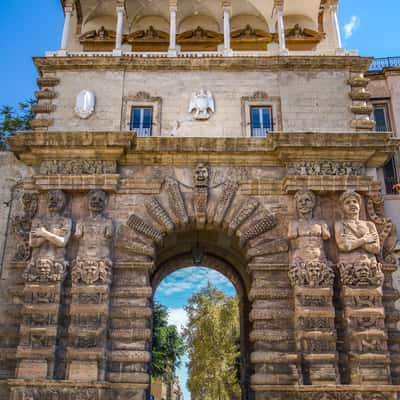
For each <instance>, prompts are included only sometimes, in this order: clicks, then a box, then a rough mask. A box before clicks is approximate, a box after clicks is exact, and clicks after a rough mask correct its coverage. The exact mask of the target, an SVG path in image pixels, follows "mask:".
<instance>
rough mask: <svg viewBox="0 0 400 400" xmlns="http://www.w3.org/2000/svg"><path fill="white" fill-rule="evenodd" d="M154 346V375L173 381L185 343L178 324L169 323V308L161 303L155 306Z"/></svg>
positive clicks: (166, 381)
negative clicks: (177, 326)
mask: <svg viewBox="0 0 400 400" xmlns="http://www.w3.org/2000/svg"><path fill="white" fill-rule="evenodd" d="M152 347H153V350H152V369H151V371H152V376H153V377H154V378H160V379H162V380H163V381H164V382H165V383H171V382H172V381H173V379H174V377H175V369H176V368H177V367H179V365H180V362H181V357H182V356H183V355H184V353H185V345H184V341H183V338H182V337H181V336H180V335H179V333H178V330H177V328H176V326H175V325H168V310H167V308H166V307H165V306H163V305H161V304H159V303H156V304H155V305H154V307H153V346H152Z"/></svg>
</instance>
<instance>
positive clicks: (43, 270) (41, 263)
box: [36, 259, 52, 282]
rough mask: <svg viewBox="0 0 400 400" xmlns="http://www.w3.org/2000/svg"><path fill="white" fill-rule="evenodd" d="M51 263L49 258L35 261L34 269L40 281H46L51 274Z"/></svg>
mask: <svg viewBox="0 0 400 400" xmlns="http://www.w3.org/2000/svg"><path fill="white" fill-rule="evenodd" d="M51 268H52V263H51V261H50V260H43V259H40V260H38V261H37V262H36V271H37V274H38V279H39V280H40V281H42V282H43V281H47V280H48V279H49V277H50V275H51Z"/></svg>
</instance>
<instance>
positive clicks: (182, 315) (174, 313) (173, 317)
mask: <svg viewBox="0 0 400 400" xmlns="http://www.w3.org/2000/svg"><path fill="white" fill-rule="evenodd" d="M187 322H188V316H187V313H186V311H185V310H184V309H183V308H169V309H168V323H169V324H170V325H175V326H176V327H177V328H178V331H179V332H180V333H182V329H183V328H184V327H185V326H186V324H187Z"/></svg>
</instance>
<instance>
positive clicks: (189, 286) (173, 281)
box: [158, 267, 234, 296]
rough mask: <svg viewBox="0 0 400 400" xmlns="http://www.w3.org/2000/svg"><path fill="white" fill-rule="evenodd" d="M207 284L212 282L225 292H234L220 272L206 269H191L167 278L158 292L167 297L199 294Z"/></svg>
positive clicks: (176, 272)
mask: <svg viewBox="0 0 400 400" xmlns="http://www.w3.org/2000/svg"><path fill="white" fill-rule="evenodd" d="M207 282H211V283H212V284H213V285H215V286H217V287H218V288H219V289H221V290H224V291H229V292H231V291H232V290H233V288H232V284H231V282H230V281H229V279H227V278H226V277H225V276H223V275H222V274H220V273H219V272H217V271H215V270H212V269H210V268H205V267H189V268H184V269H181V270H179V271H175V272H174V273H172V274H171V275H169V276H167V277H166V278H165V279H164V280H163V281H162V282H161V284H160V286H159V287H158V291H159V292H160V293H161V294H163V295H167V296H170V295H172V294H175V293H183V292H197V291H199V290H201V289H202V288H204V287H205V286H206V285H207ZM233 291H234V290H233Z"/></svg>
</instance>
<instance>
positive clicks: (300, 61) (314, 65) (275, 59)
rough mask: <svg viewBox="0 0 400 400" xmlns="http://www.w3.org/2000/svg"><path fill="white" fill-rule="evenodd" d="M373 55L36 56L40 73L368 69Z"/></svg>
mask: <svg viewBox="0 0 400 400" xmlns="http://www.w3.org/2000/svg"><path fill="white" fill-rule="evenodd" d="M371 60H372V59H371V58H366V57H356V56H301V57H299V56H287V57H279V56H270V57H267V56H265V57H262V56H261V57H199V58H194V57H190V58H183V57H178V58H168V57H140V56H138V55H136V56H129V55H126V56H122V57H113V56H96V57H88V56H84V55H82V56H67V57H36V58H34V62H35V65H36V67H37V68H38V70H39V72H40V74H42V75H43V74H44V73H46V72H54V71H62V70H66V71H82V70H90V71H93V70H118V71H164V72H165V71H211V70H212V71H282V70H287V71H315V70H334V71H340V70H348V71H350V72H365V71H366V70H367V69H368V67H369V65H370V63H371Z"/></svg>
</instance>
